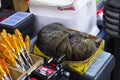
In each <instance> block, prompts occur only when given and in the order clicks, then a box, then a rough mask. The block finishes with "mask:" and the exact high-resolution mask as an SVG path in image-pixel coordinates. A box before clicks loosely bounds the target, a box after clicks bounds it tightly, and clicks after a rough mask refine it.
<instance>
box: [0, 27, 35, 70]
mask: <svg viewBox="0 0 120 80" xmlns="http://www.w3.org/2000/svg"><path fill="white" fill-rule="evenodd" d="M29 53H30V38H29V36H28V35H26V36H25V40H24V39H23V36H22V34H21V32H20V31H19V30H18V29H15V31H14V34H10V33H7V32H6V30H5V29H3V30H2V32H1V33H0V56H1V57H2V58H4V60H5V61H6V62H7V63H8V64H9V65H10V66H13V67H16V68H18V69H21V70H23V71H25V70H27V69H29V68H30V67H31V66H32V65H33V60H32V59H31V57H30V54H29Z"/></svg>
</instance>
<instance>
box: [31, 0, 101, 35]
mask: <svg viewBox="0 0 120 80" xmlns="http://www.w3.org/2000/svg"><path fill="white" fill-rule="evenodd" d="M29 9H30V12H31V13H33V14H35V15H36V21H35V25H36V31H37V32H38V31H39V30H40V29H41V28H42V27H43V26H45V25H47V24H50V23H55V22H58V23H62V24H63V25H64V26H66V27H68V28H71V29H75V30H78V31H82V32H86V33H90V32H91V31H92V32H94V34H95V35H96V34H97V33H98V32H99V29H98V28H97V26H96V2H95V0H29ZM93 29H94V31H93Z"/></svg>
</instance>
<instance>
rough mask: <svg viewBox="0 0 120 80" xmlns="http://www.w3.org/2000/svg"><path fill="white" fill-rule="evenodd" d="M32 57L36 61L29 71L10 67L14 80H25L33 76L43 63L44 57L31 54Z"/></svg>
mask: <svg viewBox="0 0 120 80" xmlns="http://www.w3.org/2000/svg"><path fill="white" fill-rule="evenodd" d="M30 56H31V58H32V60H33V61H34V64H33V66H31V68H29V69H28V70H27V71H22V70H20V69H17V68H13V67H10V66H9V69H10V73H11V76H12V78H13V80H24V79H25V78H26V77H27V76H28V75H29V74H31V72H32V71H34V70H35V69H36V68H37V67H39V66H40V65H41V64H42V63H43V58H42V57H39V56H36V55H34V54H30Z"/></svg>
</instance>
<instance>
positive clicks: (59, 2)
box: [29, 0, 75, 6]
mask: <svg viewBox="0 0 120 80" xmlns="http://www.w3.org/2000/svg"><path fill="white" fill-rule="evenodd" d="M74 1H75V0H29V2H30V4H34V5H48V6H68V5H71V4H73V2H74Z"/></svg>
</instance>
